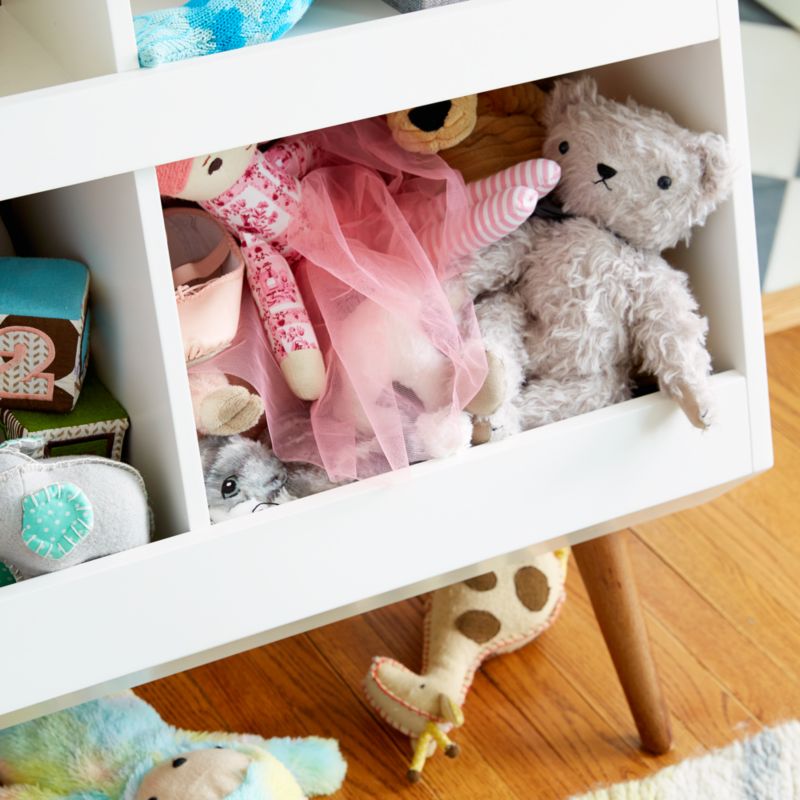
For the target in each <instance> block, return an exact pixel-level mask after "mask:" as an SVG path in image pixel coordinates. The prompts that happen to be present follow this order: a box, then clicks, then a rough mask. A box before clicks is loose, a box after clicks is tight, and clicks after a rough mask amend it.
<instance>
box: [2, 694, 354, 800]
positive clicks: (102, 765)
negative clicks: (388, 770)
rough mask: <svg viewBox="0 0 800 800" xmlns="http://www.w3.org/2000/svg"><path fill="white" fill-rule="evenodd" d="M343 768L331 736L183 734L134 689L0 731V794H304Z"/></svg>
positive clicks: (215, 799)
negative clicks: (134, 692) (321, 737)
mask: <svg viewBox="0 0 800 800" xmlns="http://www.w3.org/2000/svg"><path fill="white" fill-rule="evenodd" d="M346 770H347V765H346V764H345V762H344V759H343V758H342V756H341V754H340V752H339V746H338V744H337V742H336V741H335V740H333V739H320V738H318V737H314V736H311V737H308V738H304V739H290V738H275V739H262V738H261V737H260V736H252V735H238V734H227V733H197V732H193V731H184V730H180V729H178V728H173V727H172V726H171V725H168V724H167V723H166V722H164V720H162V719H161V717H160V716H159V715H158V714H157V713H156V711H155V710H154V709H153V708H152V707H151V706H149V705H148V704H147V703H146V702H145V701H144V700H141V699H139V698H138V697H136V696H135V695H134V694H133V693H126V694H122V695H117V696H114V697H109V698H106V699H103V700H95V701H93V702H90V703H85V704H84V705H82V706H77V707H76V708H72V709H69V710H67V711H62V712H60V713H57V714H52V715H50V716H48V717H42V718H40V719H37V720H33V721H32V722H25V723H22V724H21V725H17V726H15V727H13V728H8V729H6V730H2V731H0V800H57V799H58V800H187V798H191V799H192V800H305V798H307V797H315V796H318V795H323V794H331V793H333V792H335V791H336V790H337V789H338V788H339V787H340V786H341V784H342V781H343V780H344V775H345V772H346Z"/></svg>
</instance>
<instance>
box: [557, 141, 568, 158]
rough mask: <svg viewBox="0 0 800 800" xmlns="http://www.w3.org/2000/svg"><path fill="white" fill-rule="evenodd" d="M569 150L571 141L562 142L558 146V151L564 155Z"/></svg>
mask: <svg viewBox="0 0 800 800" xmlns="http://www.w3.org/2000/svg"><path fill="white" fill-rule="evenodd" d="M568 150H569V142H561V144H560V145H559V146H558V152H559V153H561V155H562V156H563V155H564V154H565V153H566V152H567V151H568Z"/></svg>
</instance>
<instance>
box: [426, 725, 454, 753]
mask: <svg viewBox="0 0 800 800" xmlns="http://www.w3.org/2000/svg"><path fill="white" fill-rule="evenodd" d="M431 735H432V736H433V738H434V739H435V740H436V744H438V745H439V747H441V748H442V750H443V751H444V754H445V755H446V756H447V757H448V758H456V757H457V756H458V754H459V753H460V752H461V750H460V748H459V746H458V745H457V744H456V743H455V742H453V741H451V739H450V737H449V736H448V735H447V734H446V733H445V732H444V731H443V730H442V729H441V728H440V727H439V726H438V725H435V724H433V723H431Z"/></svg>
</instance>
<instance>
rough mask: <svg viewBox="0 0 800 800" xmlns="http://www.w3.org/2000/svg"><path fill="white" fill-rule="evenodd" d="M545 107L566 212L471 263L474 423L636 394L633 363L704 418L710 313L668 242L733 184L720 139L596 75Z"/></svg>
mask: <svg viewBox="0 0 800 800" xmlns="http://www.w3.org/2000/svg"><path fill="white" fill-rule="evenodd" d="M545 121H546V125H547V139H546V141H545V144H544V156H545V157H547V158H550V159H553V160H555V161H557V162H558V164H559V165H560V167H561V182H560V184H559V185H558V187H557V188H556V190H555V191H556V195H557V196H558V198H559V199H560V201H561V203H562V210H563V216H561V217H559V218H555V219H553V218H551V219H548V218H540V217H538V216H536V217H533V218H532V219H531V220H529V221H528V223H526V224H525V225H523V226H522V227H521V228H519V230H517V231H516V232H514V233H512V234H510V235H509V236H508V237H506V238H505V239H503V240H502V241H500V242H499V243H498V244H496V245H493V246H491V247H489V248H487V249H486V250H483V251H482V252H481V253H480V254H479V255H478V257H477V258H476V259H475V260H474V262H473V263H472V265H471V266H470V268H469V270H468V273H467V281H468V286H469V288H470V290H471V291H472V293H473V296H475V297H476V298H477V304H476V308H477V314H478V319H479V323H480V326H481V330H482V332H483V336H484V340H485V343H486V349H487V355H488V360H489V366H490V371H489V377H488V378H487V381H486V384H485V385H484V387H483V389H482V390H481V392H480V393H479V395H478V397H477V398H476V399H475V400H474V401H473V403H472V404H471V406H470V410H471V411H472V412H473V414H474V415H475V417H476V423H477V424H476V427H477V428H480V427H481V426H483V438H484V439H488V438H492V439H499V438H503V437H505V436H507V435H509V434H512V433H515V432H517V431H520V430H527V429H529V428H534V427H537V426H539V425H544V424H547V423H549V422H555V421H557V420H561V419H564V418H566V417H570V416H573V415H575V414H581V413H584V412H587V411H591V410H593V409H597V408H601V407H603V406H607V405H610V404H612V403H617V402H620V401H622V400H626V399H628V398H630V397H631V393H632V388H633V376H634V375H635V373H636V371H637V370H641V371H642V372H645V373H649V374H651V375H653V376H655V377H656V378H657V379H658V383H659V387H660V388H661V389H662V390H663V391H664V392H666V393H667V394H668V395H669V396H671V397H672V398H674V399H675V400H676V401H677V402H678V403H679V404H680V406H681V408H682V409H683V410H684V412H685V413H686V416H687V417H688V418H689V420H690V421H691V422H692V424H693V425H696V426H697V427H700V428H705V427H707V426H708V425H709V424H710V422H711V417H712V397H711V391H710V388H709V381H708V377H709V374H710V371H711V358H710V356H709V354H708V351H707V350H706V347H705V339H706V332H707V328H708V326H707V321H706V319H705V318H704V317H701V316H700V315H699V314H698V306H697V302H696V301H695V299H694V297H693V296H692V294H691V292H690V290H689V286H688V277H687V276H686V274H684V273H683V272H680V271H678V270H675V269H673V268H672V267H671V266H670V265H669V264H668V263H667V262H666V261H665V260H664V259H663V258H661V256H660V255H659V254H660V253H661V251H662V250H665V249H666V248H669V247H673V246H674V245H676V244H677V243H678V242H679V241H681V240H683V241H688V239H689V236H690V233H691V230H692V228H693V227H694V226H696V225H702V224H703V223H704V222H705V220H706V217H707V216H708V215H709V214H710V213H711V212H712V211H713V210H714V209H715V208H716V207H717V205H718V204H719V203H720V202H721V201H722V200H724V199H725V197H726V196H727V194H728V191H729V184H730V166H729V162H730V158H729V154H728V148H727V145H726V143H725V141H724V139H723V138H722V137H721V136H719V135H717V134H714V133H694V132H692V131H689V130H686V129H684V128H681V127H680V126H679V125H677V124H676V123H675V122H674V121H673V120H672V118H671V117H669V116H668V115H667V114H665V113H663V112H661V111H656V110H653V109H649V108H644V107H642V106H639V105H637V104H636V103H634V102H633V101H632V100H629V101H628V102H627V103H619V102H616V101H614V100H610V99H608V98H605V97H602V96H601V95H599V94H598V92H597V86H596V84H595V82H594V80H593V79H591V78H589V77H583V78H580V79H578V80H571V79H562V80H559V81H557V82H556V84H555V86H554V88H553V91H552V93H551V96H550V99H549V102H548V106H547V108H546V117H545Z"/></svg>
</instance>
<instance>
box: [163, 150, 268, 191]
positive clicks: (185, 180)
mask: <svg viewBox="0 0 800 800" xmlns="http://www.w3.org/2000/svg"><path fill="white" fill-rule="evenodd" d="M255 151H256V146H255V145H254V144H249V145H247V146H246V147H234V148H233V149H232V150H222V151H221V152H219V153H208V154H207V155H204V156H197V157H196V158H186V159H184V160H183V161H173V162H172V163H170V164H162V165H161V166H159V167H156V174H157V175H158V188H159V191H160V192H161V194H163V195H167V196H168V197H179V198H181V199H182V200H193V201H194V202H197V203H200V202H203V201H206V200H213V198H215V197H219V195H221V194H222V193H223V192H224V191H225V190H226V189H230V187H231V186H233V184H234V183H236V181H238V180H239V178H241V177H242V175H243V174H244V171H245V170H246V169H247V167H248V166H250V162H251V161H252V160H253V154H254V153H255Z"/></svg>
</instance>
